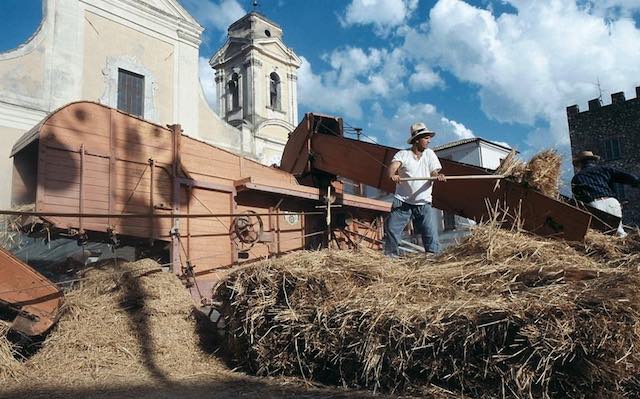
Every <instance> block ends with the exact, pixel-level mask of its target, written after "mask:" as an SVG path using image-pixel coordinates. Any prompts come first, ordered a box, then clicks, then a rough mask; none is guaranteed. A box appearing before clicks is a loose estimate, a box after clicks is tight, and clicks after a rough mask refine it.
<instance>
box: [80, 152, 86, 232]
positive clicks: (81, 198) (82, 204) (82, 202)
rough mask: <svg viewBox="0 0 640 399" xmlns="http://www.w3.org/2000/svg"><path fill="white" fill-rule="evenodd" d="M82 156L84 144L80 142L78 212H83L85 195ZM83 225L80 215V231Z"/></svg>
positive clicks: (82, 230)
mask: <svg viewBox="0 0 640 399" xmlns="http://www.w3.org/2000/svg"><path fill="white" fill-rule="evenodd" d="M84 157H85V151H84V144H81V145H80V195H79V200H80V203H79V206H78V209H79V210H80V214H83V213H84V196H85V194H84V188H85V187H84V186H85V184H84V170H85V168H86V165H85V158H84ZM83 227H84V226H83V220H82V216H80V217H79V218H78V228H79V229H80V233H83V232H84V229H83Z"/></svg>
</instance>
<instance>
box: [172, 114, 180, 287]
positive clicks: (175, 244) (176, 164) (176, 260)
mask: <svg viewBox="0 0 640 399" xmlns="http://www.w3.org/2000/svg"><path fill="white" fill-rule="evenodd" d="M171 131H172V137H173V142H172V144H173V148H172V150H173V151H172V153H173V155H172V162H171V180H172V186H171V187H172V190H171V197H172V201H171V203H172V205H171V212H172V214H175V213H177V212H180V183H179V181H178V177H179V176H178V173H179V170H180V165H181V164H180V137H181V136H182V129H181V127H180V125H173V126H171ZM172 222H173V226H172V235H171V271H172V272H173V273H175V274H180V272H181V262H180V239H181V237H180V235H181V232H180V219H179V218H177V217H174V218H173V219H172Z"/></svg>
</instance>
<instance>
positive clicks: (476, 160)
mask: <svg viewBox="0 0 640 399" xmlns="http://www.w3.org/2000/svg"><path fill="white" fill-rule="evenodd" d="M437 155H438V158H443V159H451V160H452V161H456V162H461V163H466V164H467V165H480V163H481V162H482V157H481V156H480V151H478V144H477V143H475V142H473V143H469V144H468V145H461V146H457V147H452V148H446V149H443V150H439V151H438V152H437Z"/></svg>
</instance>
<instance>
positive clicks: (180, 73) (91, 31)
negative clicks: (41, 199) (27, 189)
mask: <svg viewBox="0 0 640 399" xmlns="http://www.w3.org/2000/svg"><path fill="white" fill-rule="evenodd" d="M202 30H203V28H202V27H201V26H200V25H199V24H198V23H197V22H196V21H195V20H194V19H193V17H192V16H190V15H189V14H188V13H187V12H186V11H185V10H184V9H183V8H182V7H181V6H180V4H179V3H178V2H177V1H176V0H83V1H78V0H43V20H42V23H41V25H40V27H39V28H38V30H37V31H36V33H35V34H34V35H33V36H32V37H31V38H30V39H29V40H28V41H27V42H26V43H24V44H23V45H21V46H20V47H18V48H17V49H14V50H11V51H8V52H5V53H0V135H1V136H0V142H1V143H2V145H3V146H2V148H1V149H0V208H7V207H8V206H9V205H10V185H9V182H10V176H11V173H12V161H11V160H10V159H9V158H8V156H9V153H10V150H11V147H12V146H13V144H14V143H15V141H16V140H17V139H18V138H19V137H20V136H21V135H22V134H23V133H24V132H26V131H28V130H29V129H30V128H32V127H33V126H35V125H36V124H37V123H39V122H40V121H41V120H42V119H44V118H45V117H46V116H47V115H48V114H49V113H50V112H52V111H54V110H56V109H57V108H59V107H61V106H63V105H65V104H68V103H70V102H74V101H79V100H91V101H96V102H100V103H102V104H106V105H109V106H112V107H116V106H117V94H118V93H117V90H118V69H119V68H122V69H125V70H128V71H130V72H134V73H137V74H140V75H143V76H144V77H145V93H144V96H145V98H144V102H145V106H144V118H145V119H147V120H150V121H152V122H156V123H159V124H162V125H165V124H174V123H179V124H181V125H182V128H183V130H184V132H185V134H187V135H190V136H192V137H195V138H198V139H201V140H206V141H209V142H210V143H211V144H214V145H220V146H222V147H224V148H225V149H228V150H231V151H235V152H240V151H241V148H242V145H241V140H240V139H239V137H240V133H239V131H238V130H236V129H234V128H233V127H231V126H230V125H228V124H227V123H226V122H224V121H223V120H222V119H221V118H219V117H218V116H217V115H216V114H215V113H214V112H213V111H211V109H209V107H208V105H207V103H206V101H205V100H204V97H203V95H202V87H201V85H200V80H199V76H198V61H199V54H198V52H199V46H200V37H201V33H202ZM212 73H213V71H212ZM249 155H255V154H251V153H249Z"/></svg>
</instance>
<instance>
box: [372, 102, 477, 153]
mask: <svg viewBox="0 0 640 399" xmlns="http://www.w3.org/2000/svg"><path fill="white" fill-rule="evenodd" d="M415 122H423V123H425V124H426V125H427V127H428V128H429V129H431V130H433V131H435V132H436V136H435V137H434V139H433V146H437V145H440V144H444V143H448V142H450V141H455V140H460V139H464V138H471V137H474V134H473V132H472V131H471V130H470V129H468V128H467V127H466V126H464V125H463V124H462V123H459V122H456V121H454V120H450V119H448V118H446V117H444V116H443V115H442V114H441V113H440V112H439V111H438V110H437V108H436V107H435V106H434V105H432V104H426V103H417V104H411V103H409V102H401V103H399V105H398V107H397V108H396V110H395V112H394V114H393V115H392V116H390V117H389V116H387V115H385V113H384V110H383V107H382V105H381V104H380V103H376V104H374V105H373V106H372V112H371V118H370V121H369V124H368V126H367V130H368V131H371V132H374V133H375V132H378V131H381V132H383V134H384V135H385V137H386V139H387V140H386V141H387V142H388V143H389V145H391V146H394V147H407V139H408V138H409V126H411V124H413V123H415Z"/></svg>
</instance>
